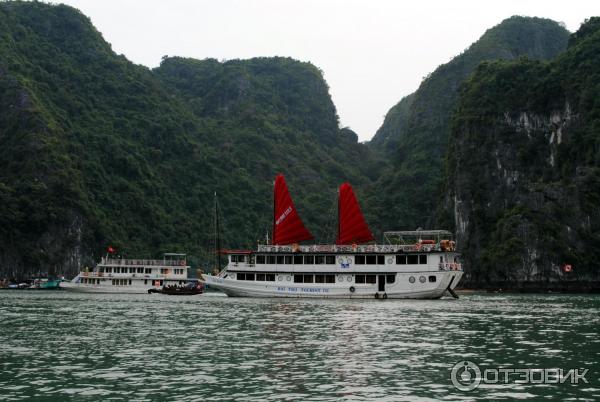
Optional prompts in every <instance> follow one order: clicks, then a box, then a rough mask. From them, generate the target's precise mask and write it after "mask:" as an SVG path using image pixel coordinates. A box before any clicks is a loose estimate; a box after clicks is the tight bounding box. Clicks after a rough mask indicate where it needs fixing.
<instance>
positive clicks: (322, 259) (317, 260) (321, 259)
mask: <svg viewBox="0 0 600 402" xmlns="http://www.w3.org/2000/svg"><path fill="white" fill-rule="evenodd" d="M320 264H325V256H324V255H315V265H320Z"/></svg>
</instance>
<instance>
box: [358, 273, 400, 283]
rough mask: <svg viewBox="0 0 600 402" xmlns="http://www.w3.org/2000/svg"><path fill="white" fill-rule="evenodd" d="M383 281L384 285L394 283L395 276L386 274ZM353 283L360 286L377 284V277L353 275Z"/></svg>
mask: <svg viewBox="0 0 600 402" xmlns="http://www.w3.org/2000/svg"><path fill="white" fill-rule="evenodd" d="M385 281H386V283H394V282H396V275H394V274H388V275H385ZM354 282H355V283H358V284H361V283H377V275H366V274H365V275H362V274H357V275H354Z"/></svg>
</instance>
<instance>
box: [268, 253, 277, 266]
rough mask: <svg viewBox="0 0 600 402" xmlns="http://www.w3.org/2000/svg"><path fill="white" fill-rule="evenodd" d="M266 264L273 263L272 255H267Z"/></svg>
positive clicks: (273, 257)
mask: <svg viewBox="0 0 600 402" xmlns="http://www.w3.org/2000/svg"><path fill="white" fill-rule="evenodd" d="M267 264H275V256H274V255H268V256H267Z"/></svg>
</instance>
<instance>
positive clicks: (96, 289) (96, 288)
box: [60, 282, 159, 294]
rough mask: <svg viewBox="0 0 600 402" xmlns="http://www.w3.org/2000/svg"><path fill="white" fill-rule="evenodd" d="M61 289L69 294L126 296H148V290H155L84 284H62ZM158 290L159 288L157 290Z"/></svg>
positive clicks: (138, 287) (147, 287) (146, 287)
mask: <svg viewBox="0 0 600 402" xmlns="http://www.w3.org/2000/svg"><path fill="white" fill-rule="evenodd" d="M60 287H61V289H65V290H67V291H70V292H82V293H119V294H121V293H126V294H148V290H150V289H157V288H155V287H151V286H143V285H142V286H110V285H105V284H100V285H92V284H84V283H73V282H63V283H61V284H60ZM158 289H159V288H158Z"/></svg>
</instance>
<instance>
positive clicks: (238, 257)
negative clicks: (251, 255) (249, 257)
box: [230, 254, 246, 262]
mask: <svg viewBox="0 0 600 402" xmlns="http://www.w3.org/2000/svg"><path fill="white" fill-rule="evenodd" d="M230 257H231V262H246V256H245V255H238V254H232V255H231V256H230Z"/></svg>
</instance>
